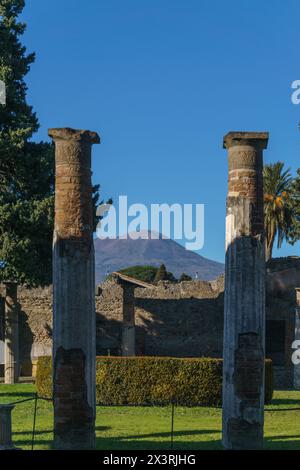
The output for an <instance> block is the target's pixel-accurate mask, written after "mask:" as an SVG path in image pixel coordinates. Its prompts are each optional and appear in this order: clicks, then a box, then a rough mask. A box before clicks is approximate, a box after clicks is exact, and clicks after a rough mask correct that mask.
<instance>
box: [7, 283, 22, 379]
mask: <svg viewBox="0 0 300 470" xmlns="http://www.w3.org/2000/svg"><path fill="white" fill-rule="evenodd" d="M4 285H5V289H6V291H5V331H4V335H5V345H4V362H5V365H4V377H5V383H6V384H14V383H16V382H18V380H19V368H20V367H19V305H18V298H17V289H18V286H17V283H16V282H11V281H7V282H4Z"/></svg>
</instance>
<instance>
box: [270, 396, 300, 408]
mask: <svg viewBox="0 0 300 470" xmlns="http://www.w3.org/2000/svg"><path fill="white" fill-rule="evenodd" d="M274 405H298V406H299V407H300V400H299V399H298V400H297V399H296V398H273V400H272V403H271V405H270V406H274Z"/></svg>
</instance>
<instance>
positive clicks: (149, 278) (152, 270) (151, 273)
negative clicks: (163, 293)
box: [109, 265, 177, 284]
mask: <svg viewBox="0 0 300 470" xmlns="http://www.w3.org/2000/svg"><path fill="white" fill-rule="evenodd" d="M162 266H163V267H164V268H162V270H163V274H158V272H159V270H160V269H161V266H160V268H156V267H155V266H148V265H144V266H130V267H128V268H124V269H120V270H119V271H118V272H119V273H122V274H125V275H126V276H130V277H133V278H134V279H139V280H140V281H144V282H149V283H150V284H152V283H154V284H155V283H157V282H158V281H170V282H177V280H176V278H175V276H174V275H173V273H171V272H169V271H167V270H166V267H165V265H162ZM157 276H159V277H160V276H163V279H158V280H156V277H157ZM109 277H110V276H109Z"/></svg>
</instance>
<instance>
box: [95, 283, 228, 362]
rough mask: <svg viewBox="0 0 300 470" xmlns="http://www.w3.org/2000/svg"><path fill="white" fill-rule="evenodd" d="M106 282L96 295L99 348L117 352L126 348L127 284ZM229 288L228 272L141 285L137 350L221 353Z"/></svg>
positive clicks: (188, 354) (191, 353)
mask: <svg viewBox="0 0 300 470" xmlns="http://www.w3.org/2000/svg"><path fill="white" fill-rule="evenodd" d="M102 288H103V291H102V295H101V296H100V297H98V298H97V300H96V307H97V314H98V315H97V346H98V347H97V349H98V352H101V353H102V354H107V350H108V349H109V350H110V352H111V353H112V354H115V353H118V352H119V351H120V339H121V336H120V331H121V330H120V327H121V322H122V289H121V288H120V287H119V286H117V285H115V284H114V283H113V282H106V283H105V284H103V286H102ZM223 289H224V280H223V278H220V279H218V280H216V281H213V282H206V281H189V282H182V283H180V284H170V283H167V282H160V283H159V285H158V286H157V287H156V286H155V287H153V288H150V289H140V288H138V289H135V298H136V300H135V306H136V309H135V311H136V341H137V353H138V354H147V355H152V354H153V355H171V356H212V357H220V355H221V351H222V331H223Z"/></svg>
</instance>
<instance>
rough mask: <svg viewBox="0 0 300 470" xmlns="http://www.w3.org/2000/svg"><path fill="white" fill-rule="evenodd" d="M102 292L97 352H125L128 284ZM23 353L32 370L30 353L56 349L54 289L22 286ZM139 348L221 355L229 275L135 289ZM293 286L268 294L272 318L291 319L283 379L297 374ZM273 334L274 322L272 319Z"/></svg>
mask: <svg viewBox="0 0 300 470" xmlns="http://www.w3.org/2000/svg"><path fill="white" fill-rule="evenodd" d="M101 290H102V293H101V295H97V296H96V311H97V353H98V354H104V355H107V354H111V355H113V354H121V334H122V288H121V287H120V286H118V285H117V284H116V283H114V282H112V281H109V282H106V283H104V284H102V286H101ZM18 295H19V302H20V304H21V319H20V335H21V344H20V356H21V358H22V359H23V374H25V375H29V369H30V367H29V366H30V361H28V360H29V359H30V357H31V358H32V359H34V358H36V357H38V356H40V355H50V354H51V343H52V289H51V288H50V287H49V288H45V289H25V288H19V294H18ZM135 296H136V301H135V305H136V343H137V344H136V346H137V354H147V355H151V354H153V355H171V356H172V355H173V356H213V357H221V355H222V345H223V308H224V278H223V277H220V278H218V279H217V280H215V281H211V282H207V281H199V280H198V281H189V282H182V283H180V284H170V283H168V282H161V283H159V285H158V286H153V288H150V289H140V288H138V289H135ZM294 302H295V298H294V296H293V291H292V290H290V291H286V292H285V293H284V295H283V294H282V292H279V293H278V295H277V296H275V295H274V293H272V295H270V294H269V295H268V296H267V302H266V316H267V320H272V321H281V322H284V324H285V345H284V362H283V363H282V364H281V365H278V366H276V377H278V380H277V384H278V385H284V384H290V385H291V380H292V367H291V366H292V363H291V343H292V341H293V334H294V325H295V323H294V318H295V313H294V312H295V304H294ZM267 335H268V324H267Z"/></svg>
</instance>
